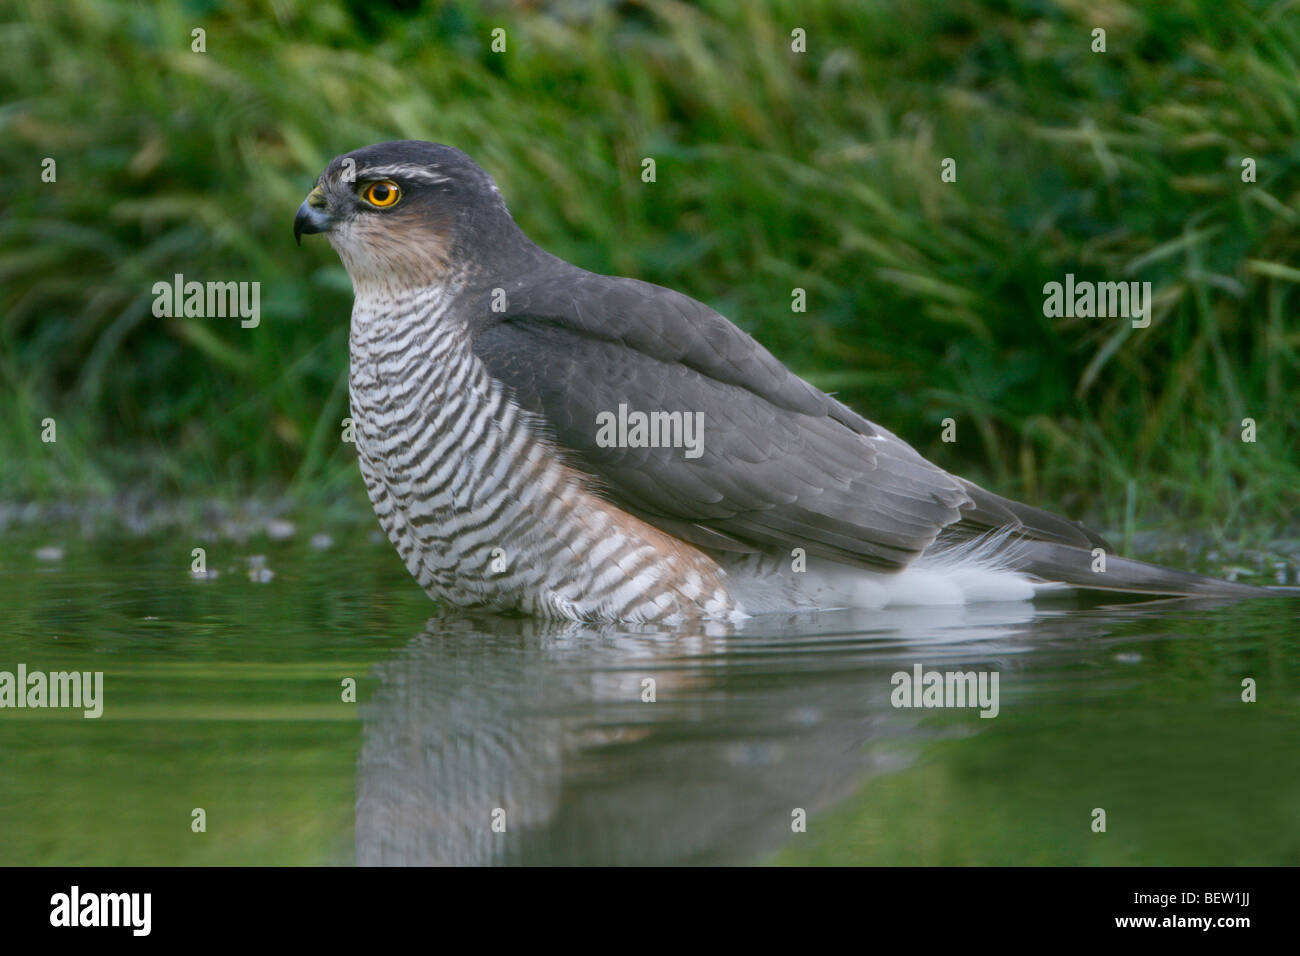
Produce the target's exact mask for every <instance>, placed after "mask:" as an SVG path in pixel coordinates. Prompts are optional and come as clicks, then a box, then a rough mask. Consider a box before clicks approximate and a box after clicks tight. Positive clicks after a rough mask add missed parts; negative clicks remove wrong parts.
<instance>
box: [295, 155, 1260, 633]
mask: <svg viewBox="0 0 1300 956" xmlns="http://www.w3.org/2000/svg"><path fill="white" fill-rule="evenodd" d="M293 231H294V238H295V240H296V241H297V242H298V244H299V245H301V243H302V236H303V235H305V234H318V233H319V234H324V235H325V237H326V239H327V240H328V242H329V244H330V245H331V246H332V247H333V249H334V250H335V251H336V252H337V254H338V256H339V259H340V260H341V262H342V264H343V267H344V268H345V270H346V271H347V273H348V276H349V277H350V279H351V282H352V288H353V308H352V314H351V327H350V332H349V353H350V355H349V358H350V368H349V399H350V405H351V417H352V420H353V431H354V434H355V446H356V452H357V458H358V462H359V465H360V470H361V474H362V477H363V479H364V482H365V486H366V491H367V494H368V496H369V498H370V501H371V504H372V505H373V507H374V511H375V513H376V515H377V517H378V520H379V523H380V525H381V526H382V527H383V529H384V531H385V533H386V534H387V536H388V538H389V540H390V541H391V542H392V544H393V545H394V547H395V548H396V549H397V552H398V554H399V555H400V557H401V559H402V561H403V563H404V564H405V566H406V568H407V570H409V571H410V573H411V575H412V576H413V577H414V578H415V579H416V581H417V582H418V583H419V584H420V586H421V587H422V588H423V589H424V590H425V592H426V593H427V594H428V595H429V596H430V597H431V598H433V599H434V600H435V601H440V602H445V603H446V604H450V605H454V606H458V607H466V608H483V609H488V610H492V611H500V612H506V613H516V614H524V615H533V616H537V617H541V618H548V619H556V620H562V621H577V622H595V623H619V622H622V623H629V624H655V625H676V624H681V623H684V622H690V621H706V622H733V623H734V622H741V621H744V620H746V619H748V618H751V617H753V616H754V615H758V614H764V613H773V612H778V611H787V612H790V611H793V612H797V611H804V610H811V611H820V610H828V609H833V608H864V609H872V608H885V607H892V606H908V605H918V604H919V605H929V604H935V605H945V604H947V605H951V604H968V603H977V602H986V601H1028V600H1032V599H1034V598H1035V597H1037V596H1038V595H1040V594H1043V593H1045V592H1050V591H1053V590H1061V589H1079V590H1087V591H1093V590H1095V591H1108V592H1126V593H1132V594H1137V595H1170V596H1180V595H1194V596H1209V597H1219V598H1239V597H1247V596H1251V595H1256V594H1262V593H1265V592H1264V590H1263V589H1259V588H1254V587H1251V586H1249V585H1245V584H1241V583H1236V582H1230V581H1225V580H1219V579H1215V578H1211V577H1206V576H1202V575H1198V574H1193V573H1190V572H1184V571H1180V570H1175V569H1171V568H1165V567H1161V566H1158V565H1154V564H1148V563H1144V562H1141V561H1137V560H1132V559H1128V558H1124V557H1122V556H1120V555H1118V554H1117V553H1116V552H1115V549H1114V548H1113V547H1112V546H1111V545H1110V544H1109V543H1108V542H1107V541H1106V540H1105V539H1104V538H1103V537H1102V536H1101V535H1099V534H1098V533H1096V532H1095V531H1092V530H1090V529H1088V528H1086V527H1084V526H1083V525H1082V524H1081V523H1079V522H1076V521H1073V520H1069V519H1066V518H1063V517H1060V516H1058V515H1056V514H1053V513H1051V512H1049V511H1046V510H1043V509H1040V508H1037V507H1034V506H1031V505H1027V504H1022V503H1020V502H1016V501H1013V500H1011V499H1008V498H1005V497H1002V496H1000V495H998V494H995V493H993V492H990V491H987V490H985V489H983V488H981V487H979V486H978V485H976V484H974V483H973V482H971V481H968V480H966V479H964V478H961V477H959V476H957V475H954V474H951V473H949V472H948V471H945V470H944V469H943V468H940V467H939V466H937V465H935V464H933V463H931V462H930V461H928V460H926V459H925V458H924V457H923V456H922V455H921V454H920V453H919V452H917V451H916V450H915V449H914V448H912V446H910V445H909V444H907V443H906V442H905V441H903V440H902V439H901V438H899V437H898V436H896V435H894V434H893V433H891V432H890V431H888V430H887V429H885V428H884V427H882V426H881V425H878V424H876V423H874V422H871V421H869V420H867V419H866V418H864V417H863V416H862V415H860V414H859V413H857V412H856V411H854V410H852V409H851V408H849V407H848V406H847V405H845V404H844V403H843V402H841V401H840V400H838V399H837V398H835V397H833V396H832V395H829V394H827V393H825V392H823V391H821V390H819V389H817V388H815V387H814V386H813V385H811V384H809V383H808V382H806V381H804V380H803V379H802V378H800V377H799V376H798V375H796V374H795V373H794V372H793V371H791V370H790V369H788V368H787V367H786V366H785V365H783V364H782V363H781V362H780V361H779V360H778V359H777V358H776V357H775V356H774V355H773V354H772V353H771V352H769V351H768V350H767V349H766V348H764V347H763V346H762V345H760V344H759V343H758V342H757V341H756V340H755V339H754V338H753V337H751V336H750V335H748V334H747V333H745V332H744V331H742V330H741V329H740V328H739V327H737V326H736V325H734V324H732V323H731V322H730V321H729V320H728V319H726V318H725V317H723V316H722V315H720V314H719V313H718V312H716V311H714V310H713V309H712V308H710V307H709V306H707V305H705V304H704V303H702V302H699V301H697V300H695V299H693V298H691V297H690V296H688V295H685V294H683V293H681V292H677V291H674V290H672V289H669V288H665V287H663V286H659V285H654V284H651V283H648V282H644V281H640V280H638V279H634V278H622V277H616V276H605V275H598V274H595V273H592V272H588V271H586V270H584V269H582V268H579V267H578V266H576V265H572V264H570V263H568V262H566V261H565V260H563V259H561V258H558V257H556V256H554V255H552V254H550V253H549V252H546V251H545V250H543V249H542V248H541V247H540V246H538V245H537V244H536V243H534V242H533V241H532V240H530V239H529V238H528V237H527V236H526V235H525V234H524V232H523V230H522V229H521V228H520V227H519V226H518V225H517V224H516V222H515V220H514V218H513V217H512V216H511V214H510V212H509V210H508V208H507V206H506V203H505V200H504V198H503V196H502V194H501V191H500V190H499V189H498V187H497V184H496V182H495V181H494V180H493V178H492V176H491V175H490V174H489V173H488V172H487V171H485V170H484V169H483V168H482V167H480V166H479V165H478V164H477V163H475V162H474V161H473V160H472V159H471V158H470V157H469V156H468V155H466V154H465V153H463V152H461V151H460V150H458V149H456V148H454V147H451V146H446V145H442V144H438V143H432V142H423V141H416V140H403V141H395V142H385V143H378V144H375V145H370V146H365V147H363V148H360V149H356V150H353V151H352V152H348V153H344V154H342V155H340V156H337V157H335V158H334V159H333V160H331V161H330V162H329V163H328V164H327V165H326V167H325V169H324V170H323V172H322V173H321V174H320V176H319V178H318V179H317V181H316V184H315V186H314V188H312V190H311V192H310V193H309V194H308V196H307V198H306V199H305V200H304V201H303V202H302V205H301V206H300V207H299V208H298V211H297V214H296V215H295V217H294V224H293Z"/></svg>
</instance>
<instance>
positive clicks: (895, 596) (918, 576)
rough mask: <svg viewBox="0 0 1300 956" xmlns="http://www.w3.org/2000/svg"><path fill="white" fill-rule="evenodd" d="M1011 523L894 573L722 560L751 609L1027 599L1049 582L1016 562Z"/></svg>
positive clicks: (786, 560)
mask: <svg viewBox="0 0 1300 956" xmlns="http://www.w3.org/2000/svg"><path fill="white" fill-rule="evenodd" d="M1011 535H1012V532H1011V531H1010V529H1006V530H1002V531H997V532H990V533H988V534H985V535H983V536H981V537H979V538H975V539H972V540H969V541H963V542H957V543H947V542H938V543H936V544H934V545H932V546H931V547H930V548H929V550H927V551H926V552H925V553H924V554H922V555H921V557H919V558H917V560H916V561H914V562H913V563H912V564H911V565H909V566H908V567H906V568H904V569H903V570H901V571H898V572H895V573H883V572H873V571H867V570H864V569H862V568H857V567H851V566H849V565H845V564H839V563H837V562H834V561H830V560H827V559H824V558H817V557H808V558H807V560H806V567H805V569H804V570H802V571H796V570H794V567H795V559H794V558H793V557H791V556H786V557H776V556H771V555H762V556H759V555H745V556H743V557H738V558H733V559H731V560H728V561H724V567H726V568H727V572H728V583H729V585H730V588H731V592H732V593H733V594H734V595H735V596H736V597H737V598H738V599H739V600H740V602H741V603H742V604H743V605H744V607H745V609H746V610H747V611H749V612H750V613H768V612H775V611H791V610H814V609H817V610H830V609H834V608H861V609H880V608H887V607H923V606H959V605H966V604H982V603H990V602H1003V601H1029V600H1031V599H1032V598H1033V597H1034V594H1035V593H1036V592H1038V591H1040V590H1042V589H1044V588H1047V587H1051V585H1047V584H1044V583H1042V582H1039V581H1036V580H1034V579H1033V578H1032V577H1030V576H1029V575H1027V574H1025V573H1023V572H1020V571H1017V570H1015V568H1014V561H1015V542H1014V541H1012V540H1010V539H1011Z"/></svg>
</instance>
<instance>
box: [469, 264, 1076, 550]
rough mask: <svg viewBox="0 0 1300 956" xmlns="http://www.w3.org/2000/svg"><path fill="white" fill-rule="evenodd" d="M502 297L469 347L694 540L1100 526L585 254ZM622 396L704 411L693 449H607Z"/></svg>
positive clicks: (611, 475) (698, 308)
mask: <svg viewBox="0 0 1300 956" xmlns="http://www.w3.org/2000/svg"><path fill="white" fill-rule="evenodd" d="M507 301H508V305H507V309H506V311H505V312H503V313H492V312H491V311H490V309H488V308H487V307H486V303H485V308H484V309H482V310H480V311H479V313H478V314H479V315H480V316H483V319H482V320H481V321H480V323H479V324H478V325H477V326H476V327H475V328H474V330H473V349H474V351H475V354H476V355H478V357H479V358H480V359H481V360H482V361H483V362H484V364H485V365H486V367H487V369H488V371H489V372H490V373H491V374H492V375H493V376H494V377H496V378H497V379H498V380H500V381H502V382H503V383H505V384H506V385H507V386H508V387H509V388H510V389H511V391H512V392H513V394H514V397H515V399H516V400H517V401H518V402H519V403H520V405H521V406H522V407H524V408H525V409H528V410H529V411H531V412H533V413H535V414H536V415H537V416H539V418H540V421H541V422H542V423H543V424H544V427H545V429H546V430H547V432H548V433H549V436H550V438H551V439H552V441H553V442H554V443H555V446H556V447H557V448H558V449H559V450H560V452H561V453H562V454H563V455H564V456H565V457H566V458H567V459H568V460H569V461H570V462H571V464H573V465H574V467H576V468H577V469H578V470H580V471H582V472H584V473H586V474H587V475H589V476H590V477H591V479H592V482H593V487H594V490H596V491H597V492H598V493H600V494H602V495H603V496H604V497H606V498H608V499H609V500H611V501H613V502H614V503H615V504H617V505H619V506H620V507H622V508H624V509H626V510H627V511H629V512H631V513H633V514H636V515H637V516H639V517H641V518H643V519H644V520H646V521H649V522H650V523H651V524H654V525H656V526H657V527H660V528H662V529H663V530H665V531H667V532H669V533H671V534H674V535H676V536H678V537H680V538H683V539H684V540H688V541H691V542H693V543H695V544H698V545H701V546H704V547H708V548H713V549H718V550H733V551H754V550H762V551H772V550H778V549H779V550H784V551H786V552H788V550H789V549H790V548H792V547H803V548H805V549H806V550H807V551H808V552H809V553H810V554H817V555H822V556H824V557H828V558H832V559H834V560H837V561H841V562H845V563H849V564H855V565H859V566H862V567H867V568H873V569H878V570H892V569H898V568H901V567H905V566H906V565H907V564H909V563H910V562H911V561H912V560H913V559H915V558H916V557H917V556H918V555H919V554H920V553H921V552H922V551H924V550H925V549H926V548H927V547H929V546H930V544H932V543H933V542H934V540H935V538H936V537H937V536H938V535H939V534H940V532H942V531H944V530H945V529H949V534H955V535H957V536H959V537H962V536H973V535H975V534H979V533H981V532H982V531H984V530H988V529H990V528H1002V527H1011V528H1014V529H1015V530H1016V531H1018V532H1020V533H1023V534H1028V535H1032V536H1034V537H1044V538H1047V539H1049V540H1059V541H1062V542H1063V543H1069V544H1072V545H1076V546H1081V545H1086V544H1087V543H1088V542H1089V541H1091V540H1092V539H1093V537H1095V536H1090V535H1089V534H1088V533H1087V532H1083V531H1082V530H1081V529H1080V528H1079V527H1078V526H1077V525H1075V524H1073V523H1072V522H1068V521H1065V520H1064V519H1061V518H1057V517H1055V516H1053V515H1050V514H1048V513H1047V512H1039V511H1037V509H1031V508H1028V507H1027V506H1023V505H1017V504H1016V503H1014V502H1009V501H1007V500H1006V499H1001V498H998V497H997V496H994V495H991V494H989V493H988V492H985V491H983V490H982V489H980V488H978V487H977V486H975V485H972V484H970V483H969V482H966V481H964V480H963V479H960V478H957V477H955V476H953V475H950V474H948V473H947V472H945V471H943V470H942V469H940V468H938V467H937V466H935V465H932V464H931V463H930V462H928V461H926V460H925V459H924V458H922V457H921V455H920V454H919V453H917V452H916V451H915V450H914V449H913V448H911V447H910V446H909V445H907V444H906V443H905V442H903V441H902V440H900V439H898V438H897V437H895V436H894V435H892V434H890V433H889V432H888V431H886V430H884V429H882V428H880V427H879V426H877V425H874V424H872V423H871V422H868V421H867V420H866V419H864V418H862V417H861V416H859V415H857V414H856V413H855V412H853V411H851V410H850V409H848V408H847V407H846V406H844V405H843V404H841V403H840V402H838V401H836V400H835V399H833V398H831V397H830V396H828V395H825V394H824V393H822V392H820V391H818V390H817V389H815V388H813V387H812V386H811V385H809V384H808V383H806V382H804V381H803V380H802V379H800V378H798V377H797V376H795V375H794V374H793V373H792V372H790V371H789V370H788V369H786V368H785V366H783V365H782V364H781V363H780V362H778V361H777V360H776V359H775V358H774V357H773V356H772V355H771V354H770V353H769V352H768V351H767V350H766V349H764V348H763V347H762V346H760V345H759V344H758V343H757V342H755V341H754V340H753V339H752V338H750V337H749V336H748V335H746V334H745V333H744V332H742V331H741V330H740V329H738V328H736V327H735V326H733V325H732V324H731V323H730V322H728V321H727V320H726V319H724V318H723V317H722V316H720V315H718V314H717V313H716V312H714V311H713V310H711V309H709V308H708V307H707V306H705V305H703V304H702V303H699V302H696V301H695V300H693V299H690V298H689V297H687V296H683V295H681V294H679V293H676V292H673V291H671V290H669V289H663V288H661V287H658V286H653V285H649V284H647V283H643V282H637V281H635V280H631V279H615V278H609V277H605V276H596V275H592V274H590V273H584V272H580V271H578V270H574V271H573V272H570V273H563V274H560V275H557V276H554V277H551V278H545V279H541V280H540V281H532V282H528V283H522V284H521V287H517V288H515V289H512V290H508V293H507ZM620 405H625V406H626V407H627V408H628V410H629V411H641V412H646V413H650V412H680V413H683V414H694V413H697V412H698V413H702V416H703V419H702V421H703V429H702V440H701V442H700V454H699V456H698V457H693V458H692V457H687V456H686V455H685V453H684V449H682V448H646V447H639V448H632V447H617V446H615V447H601V445H600V444H599V443H598V441H597V435H598V433H599V423H598V416H599V415H600V414H601V413H614V414H617V412H618V409H619V406H620ZM1097 540H1100V539H1097Z"/></svg>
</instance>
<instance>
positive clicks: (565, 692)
mask: <svg viewBox="0 0 1300 956" xmlns="http://www.w3.org/2000/svg"><path fill="white" fill-rule="evenodd" d="M1169 603H1171V602H1148V603H1145V604H1140V605H1130V606H1127V607H1122V608H1109V609H1098V608H1092V609H1087V610H1080V609H1064V608H1060V609H1055V610H1052V609H1046V610H1045V609H1043V608H1041V607H1040V608H1038V609H1035V608H1034V607H1033V606H1032V605H1028V604H1023V603H1014V604H1000V605H983V606H974V607H964V608H962V607H958V608H933V607H931V608H923V609H915V610H910V609H896V610H890V611H886V612H880V611H876V612H870V613H865V612H864V613H862V614H854V613H848V612H844V613H835V614H822V615H818V616H816V617H812V618H789V619H779V620H778V619H761V620H754V621H751V622H747V624H746V626H744V627H742V628H739V629H736V628H729V629H725V630H724V629H715V630H713V631H712V632H710V633H704V632H701V631H699V630H683V631H681V632H672V631H663V630H652V629H649V628H646V629H642V630H636V629H631V628H629V627H627V626H625V625H624V626H620V627H618V628H617V629H615V628H609V627H603V626H602V627H586V626H580V625H550V624H546V623H542V622H538V621H535V620H525V619H510V618H502V617H496V616H491V615H481V616H478V615H464V614H458V615H454V616H446V617H439V618H435V619H433V620H431V621H430V622H429V623H428V625H427V627H426V628H425V630H424V631H423V632H422V633H420V634H419V635H417V636H416V637H415V638H414V639H413V640H412V641H411V642H410V644H409V645H408V646H407V647H405V648H404V649H402V650H401V651H399V652H398V653H397V654H396V655H395V656H394V657H393V658H392V659H390V660H388V661H386V662H385V663H383V664H381V665H380V666H379V667H378V669H377V670H378V675H377V676H378V678H379V686H378V688H377V690H376V692H375V694H374V695H373V697H372V699H371V700H370V701H369V702H368V704H367V705H365V707H364V710H363V715H364V741H363V745H362V751H361V756H360V760H359V766H358V782H357V812H356V859H357V862H358V863H360V864H363V865H366V864H457V865H464V864H491V863H552V864H565V863H610V864H620V863H639V864H655V863H683V862H694V863H700V862H705V863H726V862H747V861H753V860H756V859H759V858H761V857H762V855H763V854H764V853H765V852H767V851H769V850H773V849H776V848H778V847H779V846H780V845H781V844H782V842H783V841H784V840H787V839H790V838H791V836H792V824H793V823H794V821H795V820H796V818H797V815H798V813H799V811H803V812H804V813H806V814H807V815H808V816H809V817H810V818H813V820H814V821H815V817H816V814H817V812H818V811H819V810H822V809H825V808H826V807H828V806H829V805H831V804H833V803H834V802H835V801H836V800H838V799H840V798H841V797H843V796H845V795H847V794H848V793H850V792H852V790H853V789H854V788H855V787H856V786H858V785H860V784H861V782H862V780H863V779H864V777H866V776H867V775H868V774H869V773H870V772H872V771H873V769H881V768H885V767H887V766H889V765H891V763H897V762H898V760H899V757H898V753H899V748H898V747H896V746H889V744H891V743H897V742H899V741H900V740H904V741H905V740H907V739H908V738H915V737H917V736H918V735H921V734H923V733H925V732H926V731H925V730H924V724H923V718H924V716H925V712H924V711H918V710H902V709H896V708H894V707H893V706H892V705H891V703H890V692H891V689H892V686H891V683H890V676H891V674H893V673H895V672H897V671H899V670H902V669H907V668H910V667H911V666H912V665H913V664H914V663H922V664H924V665H925V666H926V667H928V668H929V667H934V668H942V667H944V666H945V665H960V667H961V668H962V669H963V670H970V669H980V668H984V669H989V670H997V671H999V672H1000V673H1001V674H1002V679H1001V686H1002V688H1003V693H1004V694H1006V693H1007V692H1008V691H1010V692H1011V693H1016V692H1017V688H1016V681H1015V677H1016V676H1017V675H1024V674H1026V672H1027V670H1028V668H1029V667H1031V666H1032V664H1033V662H1034V661H1043V660H1049V659H1050V658H1051V655H1052V653H1053V649H1054V648H1055V649H1056V651H1057V653H1063V652H1065V651H1064V650H1063V649H1066V648H1071V649H1074V650H1071V651H1069V653H1077V648H1078V647H1079V646H1080V644H1079V642H1080V641H1084V642H1087V641H1094V642H1095V640H1096V639H1097V638H1099V637H1104V636H1105V635H1106V634H1107V633H1108V631H1109V630H1110V629H1112V628H1113V627H1114V626H1115V624H1116V622H1117V621H1119V620H1128V619H1140V618H1141V617H1143V616H1153V615H1154V616H1159V615H1160V614H1162V613H1164V611H1165V610H1166V607H1167V605H1168V604H1169ZM1177 603H1178V604H1179V605H1180V606H1188V602H1185V601H1183V602H1177ZM1127 639H1132V635H1129V636H1128V637H1127ZM1029 651H1032V652H1033V653H1026V652H1029ZM648 681H653V685H650V684H649V683H648ZM651 686H653V701H651V700H650V699H649V698H650V696H651V694H650V688H651ZM970 716H971V717H974V716H975V715H974V713H973V712H972V713H971V715H970ZM1001 719H1004V720H1005V719H1014V717H1013V716H1012V717H1009V716H1007V709H1006V706H1005V705H1004V709H1003V717H1002V718H1001ZM981 723H983V722H982V721H980V720H979V719H978V718H975V719H973V720H971V721H970V726H972V727H974V728H975V729H981V728H980V724H981ZM494 823H495V825H496V826H495V828H494ZM813 825H815V823H814V824H813ZM502 827H503V828H504V829H503V830H502Z"/></svg>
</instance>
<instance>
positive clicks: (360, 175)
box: [357, 166, 451, 186]
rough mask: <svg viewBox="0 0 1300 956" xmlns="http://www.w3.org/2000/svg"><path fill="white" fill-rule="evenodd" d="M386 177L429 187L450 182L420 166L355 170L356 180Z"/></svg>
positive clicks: (444, 177) (374, 167)
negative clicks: (395, 177) (394, 177)
mask: <svg viewBox="0 0 1300 956" xmlns="http://www.w3.org/2000/svg"><path fill="white" fill-rule="evenodd" d="M388 176H401V177H403V178H404V179H411V180H414V181H415V182H417V183H427V184H428V185H430V186H436V185H438V184H439V183H445V182H450V181H451V180H450V178H449V177H447V176H440V175H439V174H438V173H431V172H429V170H427V169H425V168H423V167H421V166H371V167H369V168H368V169H358V170H357V179H358V180H364V179H383V178H385V177H388Z"/></svg>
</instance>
